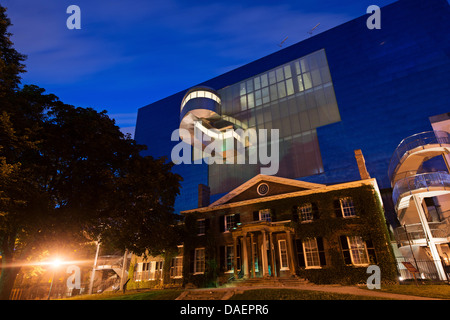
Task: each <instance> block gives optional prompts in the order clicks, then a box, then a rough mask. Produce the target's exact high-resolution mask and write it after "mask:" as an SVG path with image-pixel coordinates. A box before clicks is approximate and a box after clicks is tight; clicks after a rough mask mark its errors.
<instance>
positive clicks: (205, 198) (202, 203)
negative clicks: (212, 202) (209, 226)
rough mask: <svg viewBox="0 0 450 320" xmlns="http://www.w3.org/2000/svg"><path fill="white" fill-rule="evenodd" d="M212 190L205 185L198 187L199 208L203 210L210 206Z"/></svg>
mask: <svg viewBox="0 0 450 320" xmlns="http://www.w3.org/2000/svg"><path fill="white" fill-rule="evenodd" d="M209 195H210V189H209V187H208V186H205V185H204V184H199V185H198V207H199V208H203V207H207V206H209Z"/></svg>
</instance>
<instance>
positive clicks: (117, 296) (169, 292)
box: [69, 289, 183, 300]
mask: <svg viewBox="0 0 450 320" xmlns="http://www.w3.org/2000/svg"><path fill="white" fill-rule="evenodd" d="M182 292H183V290H182V289H165V290H149V291H145V292H133V293H126V294H123V293H121V292H117V293H102V294H93V295H80V296H76V297H73V298H69V300H175V299H176V298H177V297H178V296H179V295H180V294H181V293H182Z"/></svg>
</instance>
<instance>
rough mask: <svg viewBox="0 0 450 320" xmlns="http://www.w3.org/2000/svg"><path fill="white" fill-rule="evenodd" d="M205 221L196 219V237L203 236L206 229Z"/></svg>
mask: <svg viewBox="0 0 450 320" xmlns="http://www.w3.org/2000/svg"><path fill="white" fill-rule="evenodd" d="M205 222H206V220H205V219H197V235H198V236H203V235H204V234H205V230H206V229H205V228H206V223H205Z"/></svg>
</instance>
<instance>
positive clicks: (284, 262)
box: [278, 240, 289, 269]
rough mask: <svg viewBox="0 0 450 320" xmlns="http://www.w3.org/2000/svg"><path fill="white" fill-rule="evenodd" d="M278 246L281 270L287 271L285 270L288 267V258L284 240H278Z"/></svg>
mask: <svg viewBox="0 0 450 320" xmlns="http://www.w3.org/2000/svg"><path fill="white" fill-rule="evenodd" d="M278 245H279V247H280V262H281V268H282V269H287V268H289V265H288V257H287V248H286V240H280V241H279V242H278Z"/></svg>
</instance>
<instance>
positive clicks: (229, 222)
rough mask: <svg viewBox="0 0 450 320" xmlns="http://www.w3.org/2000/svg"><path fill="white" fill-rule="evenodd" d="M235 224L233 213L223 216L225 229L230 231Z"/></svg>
mask: <svg viewBox="0 0 450 320" xmlns="http://www.w3.org/2000/svg"><path fill="white" fill-rule="evenodd" d="M235 226H236V224H235V221H234V215H233V214H229V215H226V216H225V231H230V230H232V229H233V228H234V227H235Z"/></svg>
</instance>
